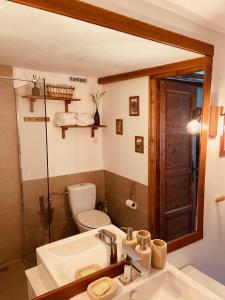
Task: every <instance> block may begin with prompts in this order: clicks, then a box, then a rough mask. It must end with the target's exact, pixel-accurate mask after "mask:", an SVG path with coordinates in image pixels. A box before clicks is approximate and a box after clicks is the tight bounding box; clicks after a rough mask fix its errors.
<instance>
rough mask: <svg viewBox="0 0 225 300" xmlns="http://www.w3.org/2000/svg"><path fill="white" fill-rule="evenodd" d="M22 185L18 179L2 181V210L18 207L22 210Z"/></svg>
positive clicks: (0, 195)
mask: <svg viewBox="0 0 225 300" xmlns="http://www.w3.org/2000/svg"><path fill="white" fill-rule="evenodd" d="M20 204H21V203H20V187H19V185H18V182H17V181H10V182H2V183H0V208H1V212H3V211H6V210H10V209H18V210H20Z"/></svg>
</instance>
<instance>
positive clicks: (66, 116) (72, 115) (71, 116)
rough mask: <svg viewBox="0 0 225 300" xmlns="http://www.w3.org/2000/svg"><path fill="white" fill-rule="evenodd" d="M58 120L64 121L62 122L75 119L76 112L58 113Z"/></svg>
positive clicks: (56, 115) (56, 114)
mask: <svg viewBox="0 0 225 300" xmlns="http://www.w3.org/2000/svg"><path fill="white" fill-rule="evenodd" d="M55 117H56V119H62V120H67V119H75V117H76V113H74V112H66V113H65V112H57V113H55Z"/></svg>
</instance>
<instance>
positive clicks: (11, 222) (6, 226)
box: [0, 209, 21, 239]
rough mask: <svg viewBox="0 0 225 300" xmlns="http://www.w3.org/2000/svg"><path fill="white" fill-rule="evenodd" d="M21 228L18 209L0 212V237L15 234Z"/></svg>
mask: <svg viewBox="0 0 225 300" xmlns="http://www.w3.org/2000/svg"><path fill="white" fill-rule="evenodd" d="M18 228H21V222H20V211H19V210H18V209H12V210H6V211H4V212H0V239H3V238H6V237H7V236H10V235H13V234H15V232H17V231H18Z"/></svg>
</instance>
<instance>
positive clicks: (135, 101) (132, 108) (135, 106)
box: [129, 96, 140, 117]
mask: <svg viewBox="0 0 225 300" xmlns="http://www.w3.org/2000/svg"><path fill="white" fill-rule="evenodd" d="M129 115H130V116H133V117H137V116H139V115H140V97H139V96H131V97H129Z"/></svg>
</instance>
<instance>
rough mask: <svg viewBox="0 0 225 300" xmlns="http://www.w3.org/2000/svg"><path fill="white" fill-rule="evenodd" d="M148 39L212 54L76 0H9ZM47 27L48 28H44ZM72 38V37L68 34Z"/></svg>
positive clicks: (207, 47) (195, 42)
mask: <svg viewBox="0 0 225 300" xmlns="http://www.w3.org/2000/svg"><path fill="white" fill-rule="evenodd" d="M10 1H11V2H15V3H20V4H24V5H28V6H32V7H35V8H39V9H42V10H46V11H49V12H53V13H57V14H60V15H64V16H67V17H71V18H74V19H77V20H81V21H85V22H89V23H92V24H96V25H99V26H103V27H106V28H110V29H114V30H117V31H120V32H124V33H128V34H131V35H134V36H138V37H141V38H145V39H148V40H151V41H155V42H159V43H162V44H166V45H170V46H173V47H177V48H181V49H185V50H188V51H192V52H196V53H199V54H203V55H208V56H213V53H214V46H213V45H211V44H208V43H205V42H202V41H200V40H197V39H193V38H191V37H188V36H185V35H182V34H179V33H176V32H173V31H170V30H166V29H163V28H160V27H158V26H154V25H151V24H148V23H145V22H142V21H138V20H136V19H133V18H129V17H127V16H124V15H121V14H118V13H115V12H112V11H109V10H106V9H103V8H100V7H98V6H94V5H91V4H88V3H85V2H82V1H79V0H73V1H71V0H48V1H46V0H10ZM46 30H48V28H46ZM71 38H73V37H71Z"/></svg>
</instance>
